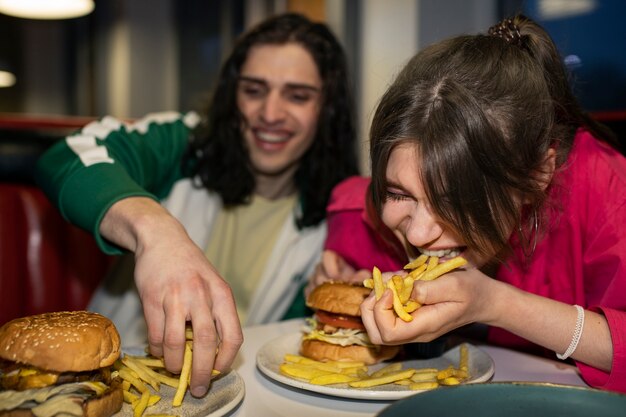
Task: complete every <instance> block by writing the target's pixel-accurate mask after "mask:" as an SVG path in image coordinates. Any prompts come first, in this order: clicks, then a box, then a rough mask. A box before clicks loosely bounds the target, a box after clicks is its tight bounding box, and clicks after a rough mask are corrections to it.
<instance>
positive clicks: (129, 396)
mask: <svg viewBox="0 0 626 417" xmlns="http://www.w3.org/2000/svg"><path fill="white" fill-rule="evenodd" d="M122 394H123V395H124V402H127V403H128V404H132V403H134V402H135V401H139V397H138V396H137V395H135V394H133V393H132V392H130V391H128V390H125V389H122Z"/></svg>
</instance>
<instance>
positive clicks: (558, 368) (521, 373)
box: [228, 319, 585, 417]
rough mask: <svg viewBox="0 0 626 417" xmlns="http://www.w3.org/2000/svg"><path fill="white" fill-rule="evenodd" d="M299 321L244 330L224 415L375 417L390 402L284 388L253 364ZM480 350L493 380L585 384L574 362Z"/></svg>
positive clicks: (491, 348) (299, 324)
mask: <svg viewBox="0 0 626 417" xmlns="http://www.w3.org/2000/svg"><path fill="white" fill-rule="evenodd" d="M302 324H303V320H302V319H294V320H288V321H282V322H276V323H270V324H265V325H259V326H251V327H247V328H245V329H244V332H243V333H244V344H243V346H242V348H241V350H240V352H239V354H238V356H237V359H236V360H235V363H234V365H233V368H234V369H235V370H236V371H237V372H238V373H239V374H240V375H241V377H242V378H243V380H244V382H245V387H246V393H245V397H244V399H243V401H242V402H241V403H240V404H239V406H238V407H236V408H235V409H234V410H232V411H231V412H230V413H228V417H266V416H267V417H269V416H272V417H274V416H289V417H293V416H297V417H320V416H327V415H332V416H334V417H366V416H375V415H376V414H377V413H379V412H380V411H381V410H383V409H384V408H385V407H387V406H388V405H390V404H391V403H392V401H370V400H354V399H347V398H345V399H344V398H338V397H330V396H326V395H322V394H316V393H313V392H309V391H303V390H299V389H296V388H292V387H288V386H285V385H283V384H280V383H278V382H275V381H273V380H271V379H269V378H267V377H266V376H265V375H264V374H262V373H261V372H260V371H259V370H258V368H257V367H256V354H257V352H258V351H259V349H260V348H261V347H262V346H263V345H265V344H266V343H267V342H269V341H271V340H272V339H275V338H277V337H280V336H283V335H285V334H290V333H294V332H298V331H300V328H301V327H302ZM480 348H481V349H482V350H483V351H485V352H487V353H488V354H489V355H490V356H491V357H492V358H493V360H494V362H495V374H494V376H493V379H492V380H493V381H532V382H552V383H557V384H565V385H578V386H585V383H584V382H583V380H582V379H581V378H580V376H579V374H578V372H577V370H576V368H575V367H574V366H571V365H568V364H565V363H562V362H559V361H556V360H550V359H545V358H540V357H536V356H532V355H528V354H525V353H521V352H516V351H513V350H509V349H504V348H499V347H494V346H488V345H480ZM294 353H296V352H294Z"/></svg>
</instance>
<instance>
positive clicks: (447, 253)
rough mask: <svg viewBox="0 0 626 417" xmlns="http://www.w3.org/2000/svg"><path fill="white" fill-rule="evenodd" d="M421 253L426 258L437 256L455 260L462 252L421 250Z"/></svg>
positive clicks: (454, 250)
mask: <svg viewBox="0 0 626 417" xmlns="http://www.w3.org/2000/svg"><path fill="white" fill-rule="evenodd" d="M419 251H420V252H421V253H422V254H423V255H426V256H436V257H438V258H443V257H448V258H454V257H455V256H459V255H460V254H461V251H460V250H459V249H442V250H426V249H419Z"/></svg>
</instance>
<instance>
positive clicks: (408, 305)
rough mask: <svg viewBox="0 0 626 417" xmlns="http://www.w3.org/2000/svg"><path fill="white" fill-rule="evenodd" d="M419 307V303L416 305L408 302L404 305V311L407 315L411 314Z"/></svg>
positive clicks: (414, 302) (412, 301)
mask: <svg viewBox="0 0 626 417" xmlns="http://www.w3.org/2000/svg"><path fill="white" fill-rule="evenodd" d="M421 306H422V305H421V304H420V303H418V302H417V301H415V300H409V301H407V302H406V304H405V305H404V311H406V312H407V313H412V312H414V311H415V310H417V309H418V308H420V307H421Z"/></svg>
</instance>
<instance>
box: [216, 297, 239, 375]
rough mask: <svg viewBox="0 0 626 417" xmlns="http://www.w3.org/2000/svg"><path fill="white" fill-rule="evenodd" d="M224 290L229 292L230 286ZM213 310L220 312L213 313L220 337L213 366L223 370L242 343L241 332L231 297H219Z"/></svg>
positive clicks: (227, 366) (233, 358)
mask: <svg viewBox="0 0 626 417" xmlns="http://www.w3.org/2000/svg"><path fill="white" fill-rule="evenodd" d="M226 291H228V293H230V288H227V289H226ZM213 311H216V312H219V313H220V314H219V315H217V314H216V315H215V317H216V319H215V325H216V327H217V332H218V334H219V337H220V348H219V352H217V358H216V360H215V368H216V369H218V370H220V371H225V370H227V369H229V368H230V366H231V365H232V363H233V361H234V360H235V357H236V356H237V352H238V351H239V348H240V347H241V345H242V344H243V332H242V331H241V324H240V323H239V318H238V316H237V308H236V306H235V303H234V301H233V298H232V297H219V298H218V301H215V302H214V305H213Z"/></svg>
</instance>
